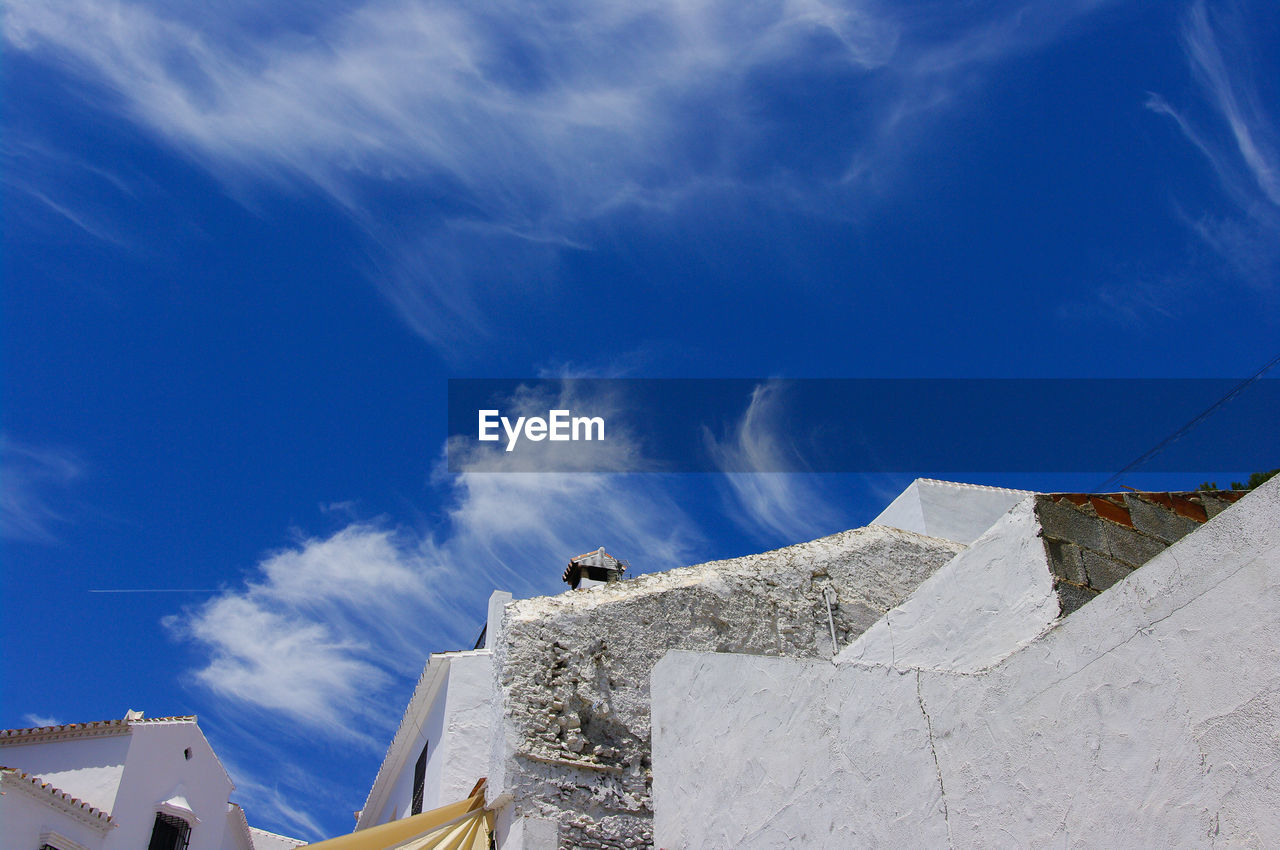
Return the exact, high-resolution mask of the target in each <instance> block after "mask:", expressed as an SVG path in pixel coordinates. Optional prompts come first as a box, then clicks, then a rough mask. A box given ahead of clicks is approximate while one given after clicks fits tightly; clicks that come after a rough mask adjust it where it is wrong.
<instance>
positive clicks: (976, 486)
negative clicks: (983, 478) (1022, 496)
mask: <svg viewBox="0 0 1280 850" xmlns="http://www.w3.org/2000/svg"><path fill="white" fill-rule="evenodd" d="M915 480H916V481H923V482H924V483H926V484H946V485H947V486H948V487H960V488H963V489H965V490H986V491H988V492H993V493H1026V494H1027V495H1031V494H1032V493H1035V492H1036V491H1035V490H1019V489H1017V488H1015V487H996V486H994V485H991V484H970V483H969V482H967V481H944V480H943V479H941V478H917V479H915Z"/></svg>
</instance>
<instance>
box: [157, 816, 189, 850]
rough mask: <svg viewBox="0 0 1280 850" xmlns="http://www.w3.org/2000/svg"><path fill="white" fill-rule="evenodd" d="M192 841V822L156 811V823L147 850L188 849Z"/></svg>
mask: <svg viewBox="0 0 1280 850" xmlns="http://www.w3.org/2000/svg"><path fill="white" fill-rule="evenodd" d="M190 841H191V824H189V823H187V822H186V821H184V820H183V819H182V818H175V817H174V816H173V815H166V814H165V813H164V812H156V825H155V826H153V827H152V828H151V843H150V844H148V845H147V850H187V844H189V843H190Z"/></svg>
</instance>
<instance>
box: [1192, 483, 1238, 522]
mask: <svg viewBox="0 0 1280 850" xmlns="http://www.w3.org/2000/svg"><path fill="white" fill-rule="evenodd" d="M1230 493H1231V491H1230V490H1225V491H1220V492H1217V493H1201V494H1200V504H1202V505H1204V512H1205V514H1207V515H1208V517H1209V519H1213V518H1214V517H1216V516H1217V515H1218V514H1220V513H1222V512H1223V511H1225V510H1226V509H1227V508H1229V507H1231V506H1232V505H1233V504H1235V503H1236V500H1237V499H1239V498H1240V497H1239V495H1238V494H1237V495H1236V496H1235V498H1228V494H1230Z"/></svg>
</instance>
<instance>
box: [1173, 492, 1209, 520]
mask: <svg viewBox="0 0 1280 850" xmlns="http://www.w3.org/2000/svg"><path fill="white" fill-rule="evenodd" d="M1169 498H1171V499H1173V509H1174V511H1175V512H1177V513H1179V514H1182V515H1183V516H1184V517H1187V518H1188V519H1193V520H1195V521H1196V522H1208V521H1209V515H1208V514H1207V513H1206V512H1205V509H1204V505H1202V504H1200V502H1198V501H1197V500H1196V497H1195V495H1194V494H1193V495H1183V494H1181V493H1170V494H1169Z"/></svg>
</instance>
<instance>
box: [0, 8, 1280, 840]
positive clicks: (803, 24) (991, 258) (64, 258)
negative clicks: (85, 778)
mask: <svg viewBox="0 0 1280 850" xmlns="http://www.w3.org/2000/svg"><path fill="white" fill-rule="evenodd" d="M2 33H3V48H2V56H3V60H2V62H3V64H2V67H0V73H2V74H3V77H2V79H3V82H2V83H0V84H2V85H3V93H4V98H3V107H2V109H3V116H4V117H3V121H4V132H3V134H2V135H0V156H2V157H3V164H2V165H0V169H2V170H0V180H2V182H0V188H2V191H3V201H2V205H0V216H2V219H3V240H4V241H3V249H2V250H3V254H2V257H0V262H2V263H3V266H2V268H3V302H2V303H3V308H2V313H0V316H2V319H0V321H2V322H3V331H2V333H3V336H2V339H0V344H2V346H3V348H2V354H0V356H2V357H3V360H2V363H3V384H2V387H3V388H2V392H3V395H2V396H0V405H2V406H0V411H2V413H0V416H2V419H0V458H2V460H3V465H4V470H3V478H2V479H0V487H2V490H0V498H2V502H0V508H2V509H3V513H2V515H0V519H2V522H3V525H2V526H0V531H2V532H3V538H4V540H3V545H4V548H3V569H4V586H3V600H4V601H3V607H2V609H0V610H2V615H3V630H4V638H5V641H6V646H8V647H10V649H11V651H9V652H6V653H5V658H4V661H3V665H4V666H3V668H2V669H3V682H4V687H3V692H4V694H5V697H4V700H3V703H0V713H2V714H3V716H2V717H0V723H3V725H4V726H6V727H8V726H23V725H29V724H31V723H36V722H41V721H44V720H48V719H50V718H52V719H57V720H61V721H64V722H74V721H85V720H95V719H103V718H108V717H118V716H122V715H123V713H124V711H125V709H126V708H139V709H144V710H146V711H147V712H148V713H150V714H186V713H195V714H198V715H200V717H201V725H202V727H203V728H204V729H205V730H206V733H207V734H208V735H209V736H210V738H211V740H212V742H213V744H214V746H215V748H216V749H217V750H218V752H219V754H220V755H222V756H223V758H224V760H225V761H226V762H227V765H228V768H229V770H230V771H231V773H232V775H233V777H234V778H235V779H236V781H237V783H238V785H239V789H240V790H239V792H238V795H239V799H240V801H241V802H242V803H243V804H244V805H245V807H246V809H247V811H248V814H249V817H250V821H251V822H253V823H255V824H257V825H261V826H264V827H266V828H270V829H275V830H278V831H282V832H286V833H292V834H298V835H302V836H304V837H317V836H322V835H331V834H335V833H337V832H340V831H344V830H347V829H349V828H350V826H351V823H352V821H351V815H350V813H351V812H352V811H353V810H355V809H357V808H359V806H360V805H361V804H362V803H363V800H364V795H365V793H366V792H367V789H368V786H369V785H370V784H371V782H372V779H373V776H374V773H375V772H376V769H377V765H378V763H379V761H380V758H381V755H382V752H383V750H384V748H385V746H386V743H387V741H388V740H389V739H390V735H391V733H392V731H393V730H394V726H395V724H396V723H397V722H398V720H399V716H400V712H401V711H402V710H403V706H404V703H405V701H406V699H407V697H408V694H409V692H410V690H411V687H412V682H413V680H414V679H415V678H416V675H417V673H418V671H419V670H420V669H421V666H422V663H423V661H424V659H425V653H426V652H428V651H431V650H443V649H451V648H462V647H464V646H469V645H470V644H471V642H472V641H474V638H475V633H476V632H478V630H479V626H480V619H481V616H482V611H483V600H484V599H485V597H487V595H488V593H489V591H490V590H491V589H492V588H494V587H501V588H506V589H509V590H512V591H514V592H516V593H517V594H518V595H530V594H535V593H547V592H555V591H556V590H557V584H558V578H559V571H560V569H561V568H562V566H563V563H564V561H565V559H566V558H567V557H569V556H571V555H573V554H577V553H579V552H582V551H586V550H588V549H594V548H595V547H597V546H599V545H601V544H604V545H606V546H607V547H609V549H610V551H613V552H616V553H617V554H619V555H620V556H622V557H626V558H629V559H630V560H631V561H632V563H633V564H635V565H636V567H637V569H639V570H641V571H647V570H651V569H662V568H666V567H670V566H674V565H677V564H681V563H689V562H695V561H699V560H704V559H709V558H714V557H725V556H732V555H738V554H743V553H746V552H751V551H758V550H760V549H762V548H768V547H772V546H777V545H783V544H785V543H789V542H795V541H797V540H801V539H805V538H808V537H813V536H817V535H819V534H823V533H828V532H832V531H835V530H839V529H842V528H846V527H851V526H856V525H861V524H863V523H865V522H866V521H867V520H869V519H870V518H871V517H872V516H874V515H875V513H877V512H878V510H879V508H880V507H882V506H883V504H884V503H885V502H887V501H888V499H890V498H892V496H893V495H894V493H896V492H897V490H898V489H900V488H901V486H902V485H904V484H905V483H906V481H907V480H909V477H910V476H906V475H867V476H825V475H811V476H792V475H760V476H750V475H734V476H718V475H686V476H665V477H661V476H639V475H632V476H628V475H621V476H607V475H597V474H585V473H584V474H563V475H494V474H487V473H482V472H479V471H471V472H464V473H461V474H457V475H451V474H449V473H447V472H446V471H445V469H444V467H443V449H444V441H445V436H446V428H445V407H444V404H445V389H446V381H447V379H449V378H458V377H526V376H527V377H534V376H539V377H558V376H566V375H586V376H621V377H774V376H784V377H858V378H861V377H877V378H883V377H1186V378H1191V377H1218V378H1221V377H1241V376H1244V375H1247V374H1250V373H1252V372H1253V371H1254V370H1256V369H1257V368H1258V367H1259V366H1260V365H1261V364H1262V363H1264V362H1266V361H1267V360H1269V359H1270V358H1271V357H1273V356H1274V355H1275V354H1276V353H1277V349H1280V346H1278V345H1277V341H1278V340H1280V309H1277V308H1278V307H1280V274H1277V273H1278V272H1280V58H1278V53H1277V50H1276V48H1277V46H1278V45H1280V7H1277V6H1276V5H1275V4H1274V3H1273V2H1269V0H1253V2H1236V3H1230V2H1220V3H1219V2H1119V0H1116V2H1103V0H1092V2H1089V1H1088V0H1074V1H1073V0H1022V2H996V1H995V0H992V1H990V2H973V3H964V4H959V3H946V2H907V3H888V2H850V3H841V2H835V1H834V0H831V2H826V0H788V1H787V2H764V3H754V4H744V3H727V2H724V3H720V2H707V0H694V2H681V3H673V2H643V0H642V2H627V3H615V2H610V0H592V2H575V0H565V2H550V3H539V2H524V3H506V2H501V0H500V1H499V2H497V3H492V4H481V7H477V6H476V4H461V3H458V4H454V3H448V2H410V0H388V2H330V3H326V4H306V3H284V2H280V3H271V4H254V3H248V2H242V0H219V2H213V3H201V4H188V3H177V2H172V0H155V2H141V0H138V2H109V0H66V2H23V0H9V2H7V3H6V4H5V7H4V11H3V24H2ZM763 401H764V396H761V397H759V398H757V402H759V403H763ZM764 413H766V411H762V410H760V409H757V408H756V407H752V408H748V407H747V400H746V399H744V410H743V427H742V429H740V431H738V432H737V434H736V435H734V436H735V438H736V439H737V440H738V441H739V444H738V445H737V446H736V451H737V454H736V456H737V457H748V458H749V457H751V456H752V452H753V451H767V450H768V449H769V446H771V445H775V442H771V441H776V439H777V435H776V434H770V433H769V431H768V424H769V422H770V418H769V417H768V416H767V415H764ZM730 448H734V447H730ZM1276 463H1280V462H1276ZM1276 463H1260V466H1274V465H1276ZM1101 471H1102V472H1104V473H1109V472H1113V471H1115V470H1101ZM1249 471H1250V470H1213V469H1206V470H1198V471H1197V472H1203V473H1204V474H1205V475H1209V474H1217V475H1219V476H1220V477H1229V476H1230V475H1231V474H1232V473H1235V474H1239V473H1247V472H1249ZM929 472H930V470H927V469H922V470H920V473H921V474H928V473H929ZM1097 477H1098V476H1096V475H1092V476H1087V477H1085V476H1081V477H1077V478H1070V477H1063V476H1057V477H1054V476H1048V475H1046V476H1041V477H1037V476H1035V475H1030V474H1024V475H1021V476H1003V477H1000V476H989V477H988V479H989V483H1003V484H1008V485H1011V486H1027V487H1034V488H1039V489H1069V488H1071V487H1088V486H1090V485H1091V484H1092V483H1095V479H1096V478H1097ZM1102 477H1105V475H1104V476H1102ZM973 478H974V480H981V479H982V478H983V476H974V477H973ZM991 479H998V480H991ZM1199 480H1200V478H1199V477H1197V476H1194V475H1193V476H1190V477H1189V478H1188V479H1187V480H1183V479H1182V478H1179V477H1177V476H1164V477H1159V476H1150V477H1146V478H1144V477H1143V476H1141V475H1137V476H1134V477H1133V478H1132V483H1134V484H1136V485H1138V486H1152V487H1174V488H1176V487H1180V486H1185V487H1190V486H1194V484H1196V483H1198V482H1199ZM131 589H146V590H163V591H165V592H147V593H95V592H91V591H99V590H131Z"/></svg>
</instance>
